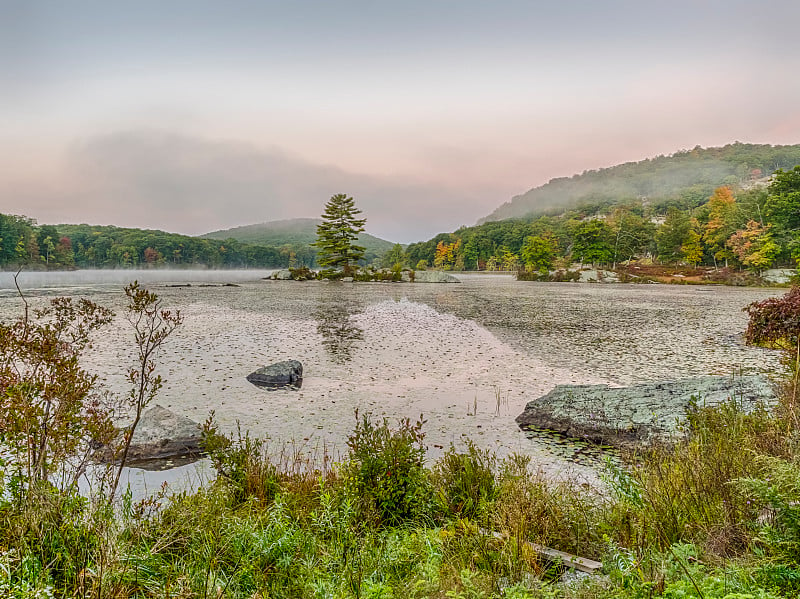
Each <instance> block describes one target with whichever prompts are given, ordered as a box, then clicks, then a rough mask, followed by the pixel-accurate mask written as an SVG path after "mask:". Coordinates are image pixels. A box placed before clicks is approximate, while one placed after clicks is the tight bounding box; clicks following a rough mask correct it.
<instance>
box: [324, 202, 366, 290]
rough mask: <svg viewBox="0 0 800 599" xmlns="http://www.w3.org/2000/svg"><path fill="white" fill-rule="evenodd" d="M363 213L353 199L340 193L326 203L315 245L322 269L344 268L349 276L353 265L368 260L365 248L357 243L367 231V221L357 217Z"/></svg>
mask: <svg viewBox="0 0 800 599" xmlns="http://www.w3.org/2000/svg"><path fill="white" fill-rule="evenodd" d="M359 214H361V210H359V209H358V208H356V207H355V203H354V202H353V198H351V197H347V196H346V195H345V194H343V193H340V194H337V195H335V196H332V197H331V199H330V200H329V201H328V203H327V204H325V212H323V213H322V223H321V224H319V225H317V240H316V241H315V242H314V243H312V244H311V245H313V246H314V247H317V248H319V250H318V252H317V262H319V264H320V265H321V266H332V267H334V268H341V269H342V270H344V271H345V273H348V274H349V272H350V271H351V264H353V263H355V262H358V261H359V260H360V259H361V258H363V257H364V249H365V248H363V247H361V246H360V245H356V244H355V243H354V242H355V241H356V240H357V239H358V234H359V233H361V232H362V231H363V230H364V224H365V223H366V222H367V219H365V218H356V216H357V215H359Z"/></svg>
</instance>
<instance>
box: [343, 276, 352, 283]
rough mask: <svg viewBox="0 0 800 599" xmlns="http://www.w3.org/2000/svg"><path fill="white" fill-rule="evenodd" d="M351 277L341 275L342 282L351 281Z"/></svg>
mask: <svg viewBox="0 0 800 599" xmlns="http://www.w3.org/2000/svg"><path fill="white" fill-rule="evenodd" d="M352 282H353V277H342V283H352Z"/></svg>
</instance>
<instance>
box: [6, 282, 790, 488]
mask: <svg viewBox="0 0 800 599" xmlns="http://www.w3.org/2000/svg"><path fill="white" fill-rule="evenodd" d="M265 274H266V273H265V272H261V271H137V272H126V271H110V272H109V271H80V272H77V273H23V275H21V285H22V286H23V288H24V289H25V292H26V294H28V296H29V298H30V301H31V303H32V304H38V303H41V302H44V301H46V299H47V298H48V297H52V296H54V295H85V296H88V297H90V298H91V299H93V300H95V301H97V302H98V303H100V304H103V305H106V306H109V307H111V308H113V309H114V310H115V311H116V312H117V313H118V314H120V315H121V314H122V309H123V307H124V301H125V297H124V295H123V293H122V285H123V284H124V282H125V281H128V280H131V279H133V278H137V279H139V281H140V282H142V283H146V284H147V285H148V286H149V287H150V288H151V289H152V290H153V291H155V292H156V293H158V295H159V296H160V298H161V299H162V301H163V306H164V307H165V308H169V309H180V310H181V312H182V313H183V314H184V317H185V320H184V325H183V326H182V327H180V328H179V329H178V330H177V331H176V332H175V334H174V335H173V337H171V338H170V339H169V340H168V342H167V344H166V346H165V347H164V350H163V351H162V353H161V354H160V355H159V356H158V358H157V362H158V364H159V372H160V373H161V374H162V376H163V378H164V387H163V389H162V391H161V393H160V395H159V397H158V399H157V400H156V401H157V403H159V404H161V405H163V406H165V407H168V408H170V409H172V410H173V411H176V412H179V413H181V414H184V415H186V416H189V417H190V418H192V419H194V420H196V421H198V422H201V421H203V420H205V419H206V418H207V417H208V415H209V413H210V411H212V410H213V411H215V414H216V419H217V421H218V423H219V424H220V426H221V428H222V429H223V430H224V431H227V432H233V431H235V430H236V428H237V426H239V427H240V428H241V429H242V431H245V430H247V431H250V432H251V434H253V435H255V436H258V437H263V438H266V439H268V440H269V442H270V443H271V444H272V446H273V447H275V448H280V447H281V446H283V444H285V443H290V444H291V445H292V446H293V447H294V448H300V449H303V450H307V451H310V452H316V453H317V455H320V454H321V453H322V452H325V453H328V454H329V455H333V456H334V457H335V456H336V455H337V454H338V453H339V452H343V451H345V450H346V445H345V441H346V438H347V435H348V433H349V432H350V431H351V430H352V428H353V425H354V422H355V418H354V413H355V411H356V410H359V411H360V413H362V414H363V413H367V412H368V413H371V414H373V416H374V417H375V418H383V417H386V418H388V419H389V421H390V422H396V420H397V419H398V418H406V417H407V418H412V419H416V418H418V417H420V415H423V417H424V419H425V420H426V424H425V428H424V430H425V431H426V433H427V436H426V442H427V445H428V450H429V457H430V458H432V459H433V458H436V457H437V456H438V455H440V454H441V453H442V451H444V450H445V449H446V448H447V447H449V446H450V444H451V443H452V444H455V445H456V446H458V447H463V443H464V441H465V440H466V439H471V440H472V441H474V442H475V443H476V444H477V445H478V446H479V447H483V448H488V449H491V450H493V451H495V452H497V454H498V455H500V456H503V455H507V454H509V453H511V452H518V453H525V454H528V455H530V456H531V458H532V462H533V464H534V465H535V466H537V467H540V468H541V469H542V470H543V471H545V472H546V473H548V474H550V475H553V476H561V475H568V474H577V475H579V476H586V477H592V476H594V474H593V472H594V471H593V470H592V469H591V468H590V467H588V466H586V465H585V464H583V463H582V461H581V460H580V459H578V458H576V455H578V453H580V452H579V450H578V449H576V448H575V447H573V446H571V445H568V446H566V447H565V445H564V444H563V443H560V442H555V443H551V442H550V441H548V440H547V439H542V438H534V439H532V438H529V436H527V435H526V434H525V433H523V432H522V431H520V430H519V428H518V427H517V426H516V424H515V422H514V418H515V417H516V416H517V415H518V414H519V413H520V412H522V410H523V408H524V406H525V404H526V402H528V401H530V400H532V399H535V398H537V397H539V396H541V395H544V394H545V393H547V392H548V391H550V390H551V389H552V388H553V387H554V386H555V385H557V384H561V383H573V384H589V383H609V384H612V385H627V384H630V383H636V382H644V381H652V380H669V379H677V378H683V377H688V376H695V375H703V374H722V375H728V374H732V373H734V372H735V373H739V372H744V373H759V372H767V373H769V372H773V371H775V370H776V369H777V368H778V357H777V355H775V354H774V353H773V352H770V351H768V350H764V349H759V348H752V347H747V346H745V345H744V343H743V340H742V336H741V333H742V331H743V330H744V328H745V326H746V323H747V316H746V314H745V313H744V312H743V311H742V308H744V307H745V306H746V305H747V304H749V303H750V302H753V301H756V300H761V299H764V298H766V297H768V296H771V295H780V294H782V293H783V290H780V289H756V288H736V287H716V286H681V285H617V284H608V285H604V284H575V283H535V282H517V281H515V280H514V279H513V278H512V277H511V276H508V275H459V278H460V279H461V281H462V282H461V283H460V284H422V283H418V284H402V283H355V284H354V283H340V282H317V281H309V282H293V281H266V280H262V279H261V277H263V276H264V275H265ZM10 280H11V279H10V275H9V274H8V273H3V275H2V277H0V318H3V319H9V318H12V317H13V316H14V315H16V314H18V313H19V311H20V306H21V304H20V300H19V298H18V297H16V292H15V291H14V290H13V284H10ZM221 283H234V284H236V285H237V286H220V285H219V284H221ZM186 284H190V285H191V286H174V285H186ZM132 349H133V348H132V346H131V331H130V325H128V323H127V321H125V319H124V318H123V317H122V316H118V317H117V319H116V320H115V322H114V325H113V326H111V327H109V328H107V329H105V330H104V331H103V332H102V334H100V335H98V336H97V338H96V341H95V343H94V347H93V349H92V350H91V351H90V352H89V353H88V354H87V359H86V361H85V365H86V367H87V369H89V370H90V371H92V372H95V373H97V374H98V375H99V377H100V378H99V380H100V382H101V383H102V385H103V386H104V387H106V388H107V389H109V390H111V391H112V392H115V393H123V392H124V391H125V389H126V388H127V387H126V384H125V380H124V379H125V372H126V368H127V366H128V365H129V364H131V363H132V359H133V352H132ZM287 359H296V360H299V361H301V362H302V363H303V367H304V379H303V385H302V388H301V389H299V390H296V391H293V390H278V391H267V390H264V389H260V388H257V387H255V386H253V385H251V384H250V383H249V382H247V381H246V380H245V376H246V375H247V374H249V373H250V372H252V371H253V370H255V369H256V368H259V367H260V366H263V365H265V364H270V363H273V362H277V361H281V360H287ZM575 452H577V453H575ZM142 476H145V475H142Z"/></svg>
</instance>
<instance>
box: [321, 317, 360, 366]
mask: <svg viewBox="0 0 800 599" xmlns="http://www.w3.org/2000/svg"><path fill="white" fill-rule="evenodd" d="M356 311H357V309H356V308H355V307H354V306H347V305H343V304H323V305H320V306H319V307H318V308H317V310H316V312H314V318H315V319H316V321H317V333H319V334H320V335H322V347H324V348H325V350H326V351H327V352H328V354H329V355H330V357H331V359H332V360H333V361H334V362H336V363H337V364H344V363H345V362H349V361H350V360H351V359H352V356H351V355H350V352H351V350H352V349H353V346H354V345H355V343H356V342H357V341H363V339H364V329H362V328H361V327H360V326H358V325H357V324H356V323H355V322H353V318H352V317H353V315H354V314H355V313H356Z"/></svg>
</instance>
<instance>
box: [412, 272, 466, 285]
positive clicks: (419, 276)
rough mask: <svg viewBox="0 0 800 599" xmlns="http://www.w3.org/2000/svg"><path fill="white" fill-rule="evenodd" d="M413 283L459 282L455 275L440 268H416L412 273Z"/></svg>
mask: <svg viewBox="0 0 800 599" xmlns="http://www.w3.org/2000/svg"><path fill="white" fill-rule="evenodd" d="M414 282H415V283H460V282H461V281H459V280H458V279H457V278H456V277H454V276H453V275H449V274H447V273H446V272H442V271H441V270H418V271H416V272H415V273H414Z"/></svg>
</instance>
